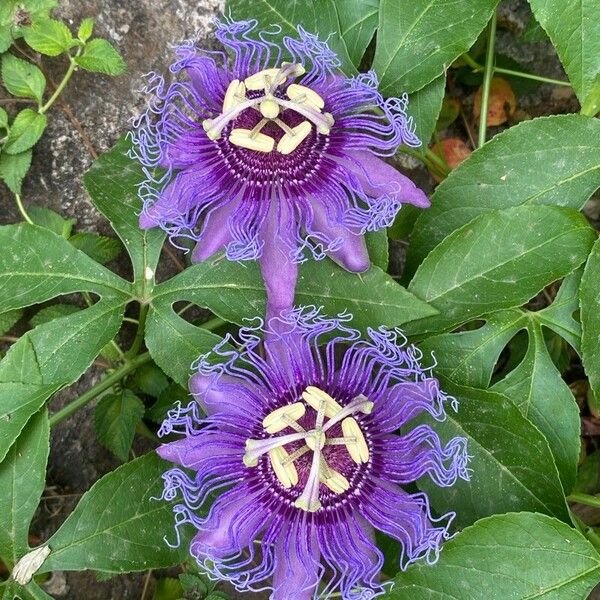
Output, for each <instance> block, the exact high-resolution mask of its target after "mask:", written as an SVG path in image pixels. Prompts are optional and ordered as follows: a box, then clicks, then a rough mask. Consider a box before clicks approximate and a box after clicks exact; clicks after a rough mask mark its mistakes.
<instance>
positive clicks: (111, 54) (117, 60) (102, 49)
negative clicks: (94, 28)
mask: <svg viewBox="0 0 600 600" xmlns="http://www.w3.org/2000/svg"><path fill="white" fill-rule="evenodd" d="M75 62H76V63H77V64H78V65H79V66H80V67H81V68H82V69H85V70H86V71H92V72H94V73H104V74H106V75H121V74H122V73H124V72H125V70H126V68H127V67H126V65H125V61H124V60H123V59H122V58H121V55H120V54H119V53H118V52H117V50H116V48H115V47H114V46H113V45H112V44H110V43H109V42H107V41H106V40H103V39H100V38H96V39H95V40H92V41H91V42H88V43H87V44H86V46H85V48H84V50H83V54H82V55H81V56H78V57H77V58H76V59H75Z"/></svg>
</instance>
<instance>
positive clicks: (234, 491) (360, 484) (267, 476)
mask: <svg viewBox="0 0 600 600" xmlns="http://www.w3.org/2000/svg"><path fill="white" fill-rule="evenodd" d="M348 319H349V317H348V316H347V315H340V316H338V318H336V319H330V318H326V317H324V316H321V315H320V313H319V311H317V310H315V309H312V308H305V309H297V310H295V311H292V312H286V313H284V314H283V315H282V316H281V318H279V319H278V320H279V321H280V322H279V323H278V324H277V325H274V324H271V325H269V331H268V332H265V333H268V334H269V335H270V336H271V339H275V338H276V339H277V343H275V344H268V345H267V346H266V347H264V346H262V344H261V342H260V337H259V335H258V334H259V333H260V331H259V330H258V329H251V328H244V329H242V330H241V332H240V341H241V342H242V345H241V346H240V349H239V350H233V349H232V346H231V345H230V344H229V342H231V341H232V340H231V339H228V340H226V341H225V342H223V343H222V344H220V345H219V346H217V348H215V353H216V356H217V358H220V360H224V362H222V363H221V364H218V365H214V361H213V360H212V359H213V358H214V356H210V357H208V356H207V357H203V358H201V359H200V361H199V363H198V373H197V374H195V375H194V376H193V378H192V380H191V386H190V387H191V390H192V393H193V394H194V397H195V401H194V402H192V403H191V404H190V405H189V406H187V407H186V408H182V407H180V406H179V407H177V408H176V409H174V410H172V411H171V412H170V413H169V415H168V418H167V420H166V421H165V422H164V423H163V425H162V427H161V430H160V432H159V434H160V435H166V434H169V433H172V432H179V433H183V434H184V435H185V437H183V438H182V439H179V440H177V441H174V442H171V443H168V444H164V445H163V446H161V447H160V448H159V450H158V452H159V454H160V455H161V456H162V457H163V458H165V459H167V460H170V461H172V462H174V463H176V464H178V465H181V466H183V467H186V468H188V469H191V471H192V472H193V474H192V476H191V477H190V476H189V475H188V474H186V473H185V472H184V471H182V470H181V469H179V468H174V469H171V470H170V471H168V472H167V473H165V475H164V479H165V490H164V494H163V497H164V498H166V499H168V500H173V499H174V498H176V497H178V496H180V497H181V498H182V500H183V502H182V503H181V504H178V505H176V506H175V507H174V510H175V514H176V515H177V519H176V521H177V523H178V524H182V523H191V524H193V525H194V526H195V528H196V529H197V533H196V535H195V536H194V538H193V540H192V542H191V546H190V551H191V553H192V555H193V556H194V557H195V558H196V560H197V561H198V562H199V564H200V565H202V567H203V568H204V569H205V570H206V571H207V572H208V573H209V575H211V576H212V577H215V578H220V579H226V580H229V581H231V582H232V583H233V584H234V585H235V587H236V588H237V589H239V590H258V589H271V590H272V596H271V597H272V598H273V599H275V600H283V599H287V600H305V599H308V598H316V597H317V595H318V596H319V597H323V598H325V597H329V595H330V594H333V595H334V596H335V595H338V596H340V595H341V597H342V598H343V599H344V600H349V599H352V600H357V599H360V600H366V599H367V598H371V597H373V596H374V595H377V594H378V593H381V592H382V591H383V586H382V585H381V582H380V581H379V573H380V570H381V567H382V564H383V555H382V553H381V551H380V550H379V549H378V547H377V546H376V545H375V541H374V533H375V530H379V531H382V532H384V533H385V534H387V535H388V536H391V537H392V538H394V539H396V540H398V542H399V543H400V546H401V558H400V566H401V567H402V568H405V567H406V566H407V565H409V564H410V563H412V562H413V561H416V560H418V559H421V558H424V559H425V560H427V561H429V562H433V561H435V560H436V558H437V556H438V553H439V550H440V546H441V544H442V543H443V541H444V540H445V539H447V537H448V529H449V526H450V522H451V521H452V518H453V516H454V515H453V513H450V514H446V515H443V516H441V517H439V518H434V517H433V516H432V514H431V512H430V508H429V502H428V499H427V496H426V495H425V494H424V493H420V492H418V493H411V492H409V491H407V490H406V489H404V486H406V485H407V484H414V482H415V481H417V480H418V479H420V478H421V477H424V476H428V477H430V478H431V479H432V480H433V481H434V482H435V483H436V484H437V485H439V486H450V485H452V484H453V483H454V482H455V481H456V480H457V478H459V477H460V478H463V479H468V477H469V474H468V469H467V462H468V456H467V451H466V440H465V439H464V438H460V437H456V438H454V439H452V440H450V441H449V442H448V443H447V444H446V445H444V444H442V442H441V441H440V439H439V437H438V434H437V433H436V432H435V430H434V429H432V427H431V425H430V424H428V423H427V422H426V421H427V418H430V419H431V418H432V419H437V420H443V419H444V418H445V416H446V413H445V407H444V405H445V404H447V403H450V404H452V406H453V408H455V409H456V401H455V400H454V399H453V398H449V397H447V396H446V395H444V394H443V393H442V392H441V391H440V389H439V385H438V382H437V380H436V379H435V378H433V377H432V376H431V374H430V372H429V369H427V368H424V367H422V366H421V364H420V359H421V355H420V353H419V352H418V350H417V349H416V348H415V347H414V346H408V345H406V344H405V340H404V338H403V337H402V335H401V333H400V332H398V331H396V330H388V329H385V328H380V329H378V330H369V332H368V339H360V334H359V332H358V331H356V330H354V329H351V328H349V327H348V326H347V325H346V324H345V322H346V321H348ZM209 358H210V359H211V360H209ZM199 408H201V409H202V410H203V411H204V412H205V413H206V415H207V416H206V418H201V417H200V411H199ZM416 418H418V419H419V421H420V424H415V423H414V422H413V421H414V419H416Z"/></svg>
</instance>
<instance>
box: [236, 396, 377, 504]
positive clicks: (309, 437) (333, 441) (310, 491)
mask: <svg viewBox="0 0 600 600" xmlns="http://www.w3.org/2000/svg"><path fill="white" fill-rule="evenodd" d="M302 399H303V400H304V402H295V403H293V404H287V405H286V406H282V407H280V408H278V409H277V410H274V411H273V412H271V413H269V414H268V415H267V416H266V417H265V418H264V419H263V423H262V425H263V429H264V430H265V432H266V433H268V434H274V433H279V432H283V431H284V430H285V429H291V430H293V431H294V433H287V434H284V435H280V436H276V437H267V438H265V439H258V440H256V439H249V440H246V453H245V454H244V464H245V465H246V466H247V467H255V466H257V465H258V459H259V458H260V457H261V456H262V455H264V454H268V457H269V462H270V464H271V467H272V469H273V473H274V474H275V477H277V479H278V481H279V482H280V483H281V484H282V485H283V487H285V488H286V489H290V488H293V487H295V486H297V485H298V484H299V477H298V471H297V469H296V464H295V463H296V461H297V460H298V459H299V458H300V457H302V456H304V455H305V454H306V453H308V452H312V460H311V463H310V471H309V473H308V477H307V479H306V483H305V485H304V489H303V490H302V493H301V494H300V496H299V497H298V498H297V499H296V501H295V502H294V505H295V506H296V507H297V508H299V509H301V510H304V511H307V512H315V511H317V510H319V508H321V502H320V501H319V488H320V484H321V483H322V484H324V485H325V486H327V487H328V488H329V489H330V490H331V491H332V492H333V493H334V494H341V493H343V492H345V491H346V490H348V489H349V487H350V483H349V482H348V480H347V479H346V477H345V476H344V475H343V474H342V473H339V472H338V471H336V470H335V469H333V468H332V467H331V466H330V465H328V464H327V461H326V460H325V457H324V454H323V449H324V448H325V447H326V446H333V445H337V446H340V445H342V446H345V448H346V450H347V452H348V454H349V455H350V458H351V459H352V461H354V462H355V463H356V464H357V465H361V464H364V463H366V462H368V460H369V447H368V445H367V442H366V440H365V436H364V435H363V432H362V430H361V428H360V425H359V424H358V421H357V420H356V419H355V418H354V417H353V416H352V415H354V414H356V413H358V412H362V413H364V414H369V413H370V412H371V411H372V410H373V403H372V402H371V401H369V400H368V399H367V398H365V396H362V395H360V396H357V397H356V398H354V400H352V402H350V404H348V405H347V406H344V407H343V406H341V405H340V404H338V403H337V402H336V401H335V400H334V399H333V398H332V397H331V396H330V395H329V394H327V393H326V392H324V391H323V390H321V389H319V388H317V387H314V386H308V387H307V388H306V390H304V392H303V393H302ZM307 405H308V409H309V410H312V411H314V413H316V414H315V419H314V426H313V427H312V428H311V429H305V428H304V427H302V425H300V423H299V422H298V421H299V420H300V419H301V418H302V417H304V416H305V414H306V411H307ZM338 424H341V429H342V434H343V437H334V436H333V435H331V430H332V428H333V427H334V426H335V425H338ZM328 432H329V435H328ZM298 442H301V443H302V445H300V446H299V447H297V448H296V449H295V450H293V451H292V452H288V450H286V448H285V446H287V445H289V444H293V445H294V446H298Z"/></svg>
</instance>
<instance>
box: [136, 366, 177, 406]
mask: <svg viewBox="0 0 600 600" xmlns="http://www.w3.org/2000/svg"><path fill="white" fill-rule="evenodd" d="M134 384H135V389H136V390H139V391H140V392H142V393H144V394H146V395H148V396H152V397H153V398H158V397H159V396H160V394H161V393H162V392H164V391H165V389H166V388H167V387H168V385H169V380H168V379H167V377H166V375H165V374H164V373H163V372H162V370H161V369H159V368H158V367H157V366H156V365H153V364H151V363H149V364H145V365H142V366H141V367H140V368H139V369H137V370H136V372H135V378H134Z"/></svg>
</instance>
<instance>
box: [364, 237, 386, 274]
mask: <svg viewBox="0 0 600 600" xmlns="http://www.w3.org/2000/svg"><path fill="white" fill-rule="evenodd" d="M365 242H366V244H367V250H368V251H369V258H370V259H371V262H372V263H373V264H374V265H376V266H377V267H379V268H380V269H381V270H382V271H387V268H388V264H389V261H390V249H389V244H388V237H387V232H386V230H385V229H380V230H379V231H370V232H367V233H366V234H365Z"/></svg>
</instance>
